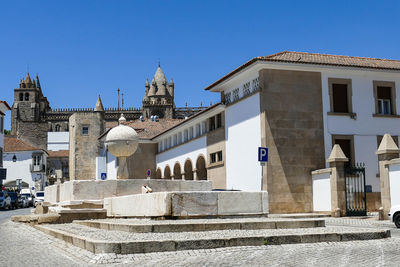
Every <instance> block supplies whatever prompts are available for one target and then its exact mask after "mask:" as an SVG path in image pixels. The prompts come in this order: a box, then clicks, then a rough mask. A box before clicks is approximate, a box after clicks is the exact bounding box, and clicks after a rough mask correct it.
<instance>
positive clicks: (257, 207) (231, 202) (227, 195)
mask: <svg viewBox="0 0 400 267" xmlns="http://www.w3.org/2000/svg"><path fill="white" fill-rule="evenodd" d="M262 210H263V203H262V194H261V192H253V193H250V192H220V194H218V215H240V214H259V213H262Z"/></svg>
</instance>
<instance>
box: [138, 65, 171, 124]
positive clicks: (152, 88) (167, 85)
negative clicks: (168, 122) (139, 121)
mask: <svg viewBox="0 0 400 267" xmlns="http://www.w3.org/2000/svg"><path fill="white" fill-rule="evenodd" d="M174 88H175V85H174V82H173V81H172V79H171V81H170V82H168V81H167V78H166V77H165V74H164V72H163V71H162V69H161V67H160V64H158V68H157V71H156V73H155V74H154V77H153V80H152V81H151V83H149V81H148V80H146V83H145V89H146V90H145V94H144V98H143V101H142V104H143V105H142V110H143V113H142V114H143V117H145V118H149V117H150V116H152V115H157V116H159V117H160V118H167V119H172V118H174V108H175V104H174Z"/></svg>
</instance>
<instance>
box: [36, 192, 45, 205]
mask: <svg viewBox="0 0 400 267" xmlns="http://www.w3.org/2000/svg"><path fill="white" fill-rule="evenodd" d="M43 201H44V191H37V192H36V196H35V207H36V206H37V205H38V204H39V203H42V202H43Z"/></svg>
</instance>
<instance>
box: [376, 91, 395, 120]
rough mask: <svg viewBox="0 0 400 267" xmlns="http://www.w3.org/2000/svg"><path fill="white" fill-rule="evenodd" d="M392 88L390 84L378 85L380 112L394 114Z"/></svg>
mask: <svg viewBox="0 0 400 267" xmlns="http://www.w3.org/2000/svg"><path fill="white" fill-rule="evenodd" d="M391 91H392V88H391V87H388V86H377V96H378V114H384V115H389V114H392V108H391V102H392V96H391Z"/></svg>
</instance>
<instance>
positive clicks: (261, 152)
mask: <svg viewBox="0 0 400 267" xmlns="http://www.w3.org/2000/svg"><path fill="white" fill-rule="evenodd" d="M258 161H259V162H267V161H268V147H259V148H258Z"/></svg>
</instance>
